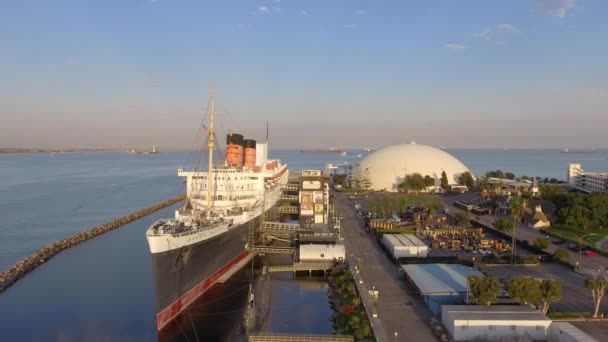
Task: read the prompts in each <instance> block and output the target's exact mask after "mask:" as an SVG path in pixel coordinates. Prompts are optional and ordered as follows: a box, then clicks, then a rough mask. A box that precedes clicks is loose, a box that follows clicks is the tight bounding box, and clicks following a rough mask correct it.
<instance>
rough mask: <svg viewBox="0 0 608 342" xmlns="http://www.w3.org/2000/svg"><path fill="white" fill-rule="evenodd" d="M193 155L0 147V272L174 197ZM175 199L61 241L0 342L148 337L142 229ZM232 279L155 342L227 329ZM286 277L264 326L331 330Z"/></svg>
mask: <svg viewBox="0 0 608 342" xmlns="http://www.w3.org/2000/svg"><path fill="white" fill-rule="evenodd" d="M447 151H448V152H449V153H451V154H453V155H454V156H455V157H457V158H459V159H460V160H461V161H462V162H463V163H464V164H466V165H467V166H468V167H469V168H470V169H471V170H472V171H473V173H474V174H483V173H485V171H487V170H495V169H502V170H504V171H511V172H514V173H515V174H516V175H528V176H541V177H549V178H551V177H553V178H557V179H562V180H563V179H565V176H566V169H567V164H568V163H571V162H578V163H581V164H582V166H583V168H584V169H586V170H590V171H608V154H607V153H605V152H597V153H570V154H565V153H560V152H559V150H447ZM272 154H273V157H278V158H280V159H281V160H283V162H285V163H287V164H288V165H289V167H290V169H291V170H299V169H311V168H325V165H326V163H330V162H333V163H336V162H338V163H341V162H348V163H350V164H353V163H357V162H358V161H359V160H360V157H358V156H357V155H358V154H362V157H364V156H365V154H366V153H365V152H362V151H348V155H347V156H345V157H344V156H340V155H339V154H335V153H301V152H299V151H275V152H273V153H272V152H271V155H272ZM197 160H198V156H197V155H196V154H194V153H192V152H165V153H160V154H156V155H127V154H125V153H88V154H84V153H65V154H55V155H53V156H50V155H48V154H7V155H0V194H1V195H0V217H1V219H0V269H2V270H5V269H7V268H9V267H10V266H11V265H12V264H14V263H15V262H16V261H18V260H19V259H21V258H23V257H24V256H27V255H29V254H31V253H33V252H34V251H36V250H37V249H39V248H41V247H42V246H44V245H46V244H48V243H50V242H53V241H56V240H59V239H62V238H64V237H66V236H69V235H71V234H74V233H76V232H80V231H82V230H85V229H87V228H90V227H92V226H95V225H97V224H100V223H103V222H105V221H109V220H111V219H113V218H116V217H119V216H122V215H125V214H128V213H131V212H134V211H136V210H137V209H140V208H143V207H146V206H149V205H151V204H154V203H157V202H160V201H162V200H165V199H167V198H170V197H173V196H175V195H178V194H180V193H183V192H184V184H183V183H182V181H181V180H180V179H179V178H178V177H177V176H176V170H177V168H179V167H188V166H192V165H194V163H196V161H197ZM177 206H178V205H175V206H173V207H170V208H166V209H163V210H161V211H159V212H156V213H154V214H153V215H150V216H148V217H145V218H143V219H140V220H137V221H135V222H132V223H130V224H128V225H126V226H124V227H122V228H119V229H116V230H114V231H112V232H109V233H107V234H104V235H102V236H99V237H97V238H95V239H93V240H90V241H87V242H84V243H83V244H80V245H78V246H76V247H73V248H71V249H68V250H66V251H64V252H62V253H60V254H59V255H57V256H56V257H54V258H53V259H51V260H49V261H47V262H46V263H45V264H43V265H42V266H41V267H39V268H37V269H36V270H35V271H33V272H31V273H30V274H28V275H27V276H26V277H25V278H23V279H21V280H19V281H18V282H17V283H16V284H15V285H14V286H13V287H11V288H10V289H8V290H7V291H6V292H4V293H2V294H0V322H2V326H3V329H1V330H0V341H16V340H33V341H36V340H40V341H46V340H61V341H79V340H123V341H129V340H131V341H142V340H156V339H157V332H156V322H155V313H156V310H155V300H154V284H153V276H152V267H151V260H150V255H149V251H148V246H147V244H146V239H145V236H144V232H145V230H146V229H147V227H148V226H149V225H150V224H151V223H152V222H153V221H154V220H156V219H157V218H160V217H171V216H173V211H174V210H175V208H176V207H177ZM238 276H240V277H241V278H238V277H236V279H235V280H234V281H233V282H232V283H230V284H227V286H226V287H225V288H224V289H223V290H222V291H225V293H224V295H226V294H231V295H233V296H234V303H235V309H231V308H230V307H227V308H226V307H224V308H221V309H222V310H224V311H220V308H214V307H213V306H212V305H206V304H205V303H203V304H205V305H201V307H200V308H201V311H193V313H194V314H195V315H193V320H192V321H188V322H186V321H184V322H183V323H184V324H183V326H182V327H181V328H180V327H178V329H184V331H182V332H181V333H177V334H176V335H173V336H168V337H167V339H168V340H180V339H182V338H184V337H185V336H188V334H189V333H188V332H187V331H186V330H187V329H191V328H188V326H187V324H189V325H190V327H191V326H195V327H197V326H198V327H200V328H199V329H204V325H205V324H206V323H207V324H208V323H209V322H211V321H212V320H213V318H212V317H213V316H212V315H213V314H221V313H222V312H223V313H224V314H232V315H233V316H234V321H235V327H233V326H230V327H228V326H227V327H225V330H226V331H228V330H230V331H232V330H233V329H237V330H238V327H236V325H238V320H239V319H240V317H241V312H239V310H238V309H237V308H238V307H239V305H240V304H241V303H242V301H243V300H244V298H245V297H243V294H242V293H244V292H242V289H243V281H244V280H243V279H247V278H248V277H247V275H246V274H242V275H238ZM286 277H287V278H283V276H282V275H281V276H278V277H274V276H273V279H272V286H273V291H272V306H271V309H270V311H271V314H270V317H271V318H270V319H269V321H268V322H267V331H274V332H300V333H331V323H330V322H329V317H330V316H331V311H330V310H329V305H328V303H327V287H326V282H324V281H322V280H314V279H299V280H297V281H292V280H290V279H291V274H289V275H288V276H286ZM239 279H240V280H239ZM220 295H221V294H220ZM245 295H246V293H245ZM186 323H187V324H186ZM222 329H224V327H222ZM237 330H234V331H235V334H238V331H237ZM188 331H190V332H191V331H192V330H188ZM234 336H238V335H234ZM161 337H162V336H161ZM191 340H192V339H191Z"/></svg>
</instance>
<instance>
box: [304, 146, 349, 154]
mask: <svg viewBox="0 0 608 342" xmlns="http://www.w3.org/2000/svg"><path fill="white" fill-rule="evenodd" d="M300 152H302V153H344V150H343V149H340V148H334V147H331V148H329V149H321V148H312V149H302V150H300Z"/></svg>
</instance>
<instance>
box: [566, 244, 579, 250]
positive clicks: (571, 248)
mask: <svg viewBox="0 0 608 342" xmlns="http://www.w3.org/2000/svg"><path fill="white" fill-rule="evenodd" d="M568 249H570V250H573V251H575V252H578V251H579V250H580V249H581V246H580V245H578V244H576V243H569V244H568Z"/></svg>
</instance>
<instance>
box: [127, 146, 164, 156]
mask: <svg viewBox="0 0 608 342" xmlns="http://www.w3.org/2000/svg"><path fill="white" fill-rule="evenodd" d="M127 154H158V150H157V149H156V145H152V150H150V151H138V150H136V149H134V148H131V149H128V150H127Z"/></svg>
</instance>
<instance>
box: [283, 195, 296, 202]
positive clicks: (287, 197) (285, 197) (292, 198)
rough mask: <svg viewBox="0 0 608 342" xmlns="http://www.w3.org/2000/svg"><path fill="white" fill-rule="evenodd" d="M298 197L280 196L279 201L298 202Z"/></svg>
mask: <svg viewBox="0 0 608 342" xmlns="http://www.w3.org/2000/svg"><path fill="white" fill-rule="evenodd" d="M298 200H299V197H298V195H281V201H287V202H296V203H297V202H298Z"/></svg>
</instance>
